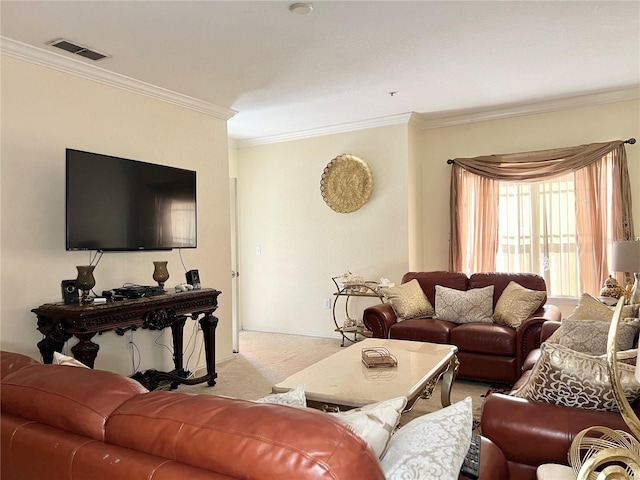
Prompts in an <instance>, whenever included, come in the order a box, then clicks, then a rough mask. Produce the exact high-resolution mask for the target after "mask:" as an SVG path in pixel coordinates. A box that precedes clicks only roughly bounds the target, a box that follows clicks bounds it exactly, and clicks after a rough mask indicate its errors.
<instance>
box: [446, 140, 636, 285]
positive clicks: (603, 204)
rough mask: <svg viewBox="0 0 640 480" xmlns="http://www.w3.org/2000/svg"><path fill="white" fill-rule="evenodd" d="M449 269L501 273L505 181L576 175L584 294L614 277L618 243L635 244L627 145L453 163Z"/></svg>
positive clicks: (608, 144)
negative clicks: (498, 257) (499, 256)
mask: <svg viewBox="0 0 640 480" xmlns="http://www.w3.org/2000/svg"><path fill="white" fill-rule="evenodd" d="M450 163H453V166H452V169H451V192H450V195H451V197H450V209H451V243H450V250H449V252H450V253H449V269H450V270H452V271H460V272H466V273H474V272H489V271H494V270H495V265H496V260H495V259H496V252H497V248H498V198H499V195H498V192H499V184H500V182H534V181H542V180H547V179H551V178H553V177H558V176H560V175H565V174H567V173H571V172H573V173H574V177H575V184H576V216H577V217H576V225H577V231H578V238H577V244H578V251H579V263H580V275H579V276H580V284H579V288H580V291H581V292H598V291H599V290H600V287H601V286H602V282H603V279H605V278H607V276H608V270H609V269H608V259H609V258H610V252H609V250H610V248H611V242H612V241H613V240H627V239H632V238H634V231H633V219H632V217H631V184H630V181H629V174H628V171H627V156H626V152H625V148H624V142H623V141H622V140H616V141H613V142H605V143H592V144H589V145H580V146H576V147H566V148H555V149H550V150H540V151H535V152H523V153H514V154H506V155H488V156H482V157H476V158H456V159H454V160H451V161H450Z"/></svg>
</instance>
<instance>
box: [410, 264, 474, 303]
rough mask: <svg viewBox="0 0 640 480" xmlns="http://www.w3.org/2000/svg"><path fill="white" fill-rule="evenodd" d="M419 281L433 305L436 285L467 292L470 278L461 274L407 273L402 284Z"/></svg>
mask: <svg viewBox="0 0 640 480" xmlns="http://www.w3.org/2000/svg"><path fill="white" fill-rule="evenodd" d="M413 279H415V280H417V281H418V283H419V284H420V287H421V288H422V291H423V292H424V294H425V295H426V296H427V299H428V300H429V302H430V303H431V305H435V304H436V285H442V286H443V287H449V288H455V289H456V290H467V289H468V284H469V278H468V277H467V276H466V275H465V274H464V273H461V272H443V271H435V272H407V273H405V274H404V275H403V276H402V283H407V282H409V281H411V280H413Z"/></svg>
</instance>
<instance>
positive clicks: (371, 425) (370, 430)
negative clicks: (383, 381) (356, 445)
mask: <svg viewBox="0 0 640 480" xmlns="http://www.w3.org/2000/svg"><path fill="white" fill-rule="evenodd" d="M406 406H407V397H396V398H392V399H390V400H384V401H382V402H378V403H372V404H371V405H366V406H364V407H360V408H354V409H353V410H347V411H346V412H336V413H334V412H330V413H329V414H330V415H332V416H334V417H336V418H337V419H338V420H340V421H341V422H343V423H346V424H347V425H348V426H349V427H351V429H352V430H353V431H354V432H355V433H357V434H358V435H360V437H362V438H363V439H364V440H365V441H366V442H367V443H368V444H369V446H370V447H371V449H372V450H373V451H374V452H375V454H376V455H377V456H378V458H381V457H382V455H383V454H384V452H385V451H386V449H387V445H388V443H389V439H390V438H391V435H392V434H393V431H394V430H395V429H396V427H397V426H398V422H399V421H400V415H402V411H403V410H404V407H406Z"/></svg>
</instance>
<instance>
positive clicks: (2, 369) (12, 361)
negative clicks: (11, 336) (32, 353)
mask: <svg viewBox="0 0 640 480" xmlns="http://www.w3.org/2000/svg"><path fill="white" fill-rule="evenodd" d="M39 364H40V362H38V361H36V360H34V359H33V358H31V357H27V356H26V355H22V354H20V353H14V352H5V351H2V352H0V380H2V379H3V378H4V377H6V376H7V375H9V374H10V373H13V372H15V371H16V370H20V369H21V368H23V367H26V366H27V365H39Z"/></svg>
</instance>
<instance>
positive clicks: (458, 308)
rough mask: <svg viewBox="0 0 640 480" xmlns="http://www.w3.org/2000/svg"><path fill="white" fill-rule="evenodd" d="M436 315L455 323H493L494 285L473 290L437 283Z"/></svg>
mask: <svg viewBox="0 0 640 480" xmlns="http://www.w3.org/2000/svg"><path fill="white" fill-rule="evenodd" d="M436 317H438V318H439V319H441V320H447V321H449V322H453V323H474V322H482V323H493V285H489V286H488V287H484V288H472V289H471V290H456V289H455V288H448V287H443V286H442V285H436Z"/></svg>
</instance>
